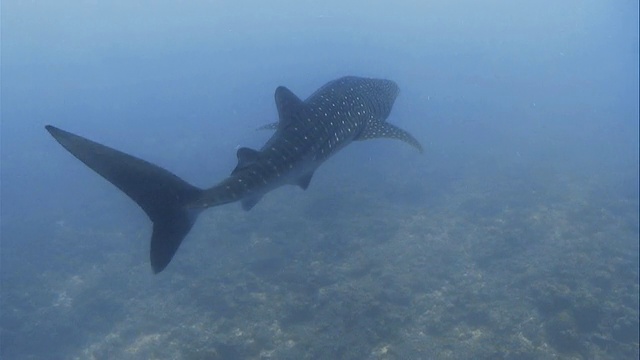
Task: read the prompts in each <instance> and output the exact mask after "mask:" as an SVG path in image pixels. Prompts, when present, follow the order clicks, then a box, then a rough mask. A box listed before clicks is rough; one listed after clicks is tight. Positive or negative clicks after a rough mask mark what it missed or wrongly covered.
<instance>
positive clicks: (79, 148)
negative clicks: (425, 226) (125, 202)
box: [46, 76, 422, 273]
mask: <svg viewBox="0 0 640 360" xmlns="http://www.w3.org/2000/svg"><path fill="white" fill-rule="evenodd" d="M398 92H399V89H398V86H397V85H396V83H395V82H393V81H390V80H382V79H369V78H361V77H355V76H347V77H342V78H339V79H337V80H334V81H331V82H329V83H327V84H326V85H324V86H323V87H321V88H320V89H318V90H317V91H316V92H314V93H313V94H312V95H311V96H309V97H308V98H307V99H306V100H304V101H303V100H301V99H300V98H298V97H297V96H296V95H294V94H293V92H291V91H290V90H289V89H287V88H286V87H283V86H280V87H278V88H277V89H276V91H275V101H276V107H277V109H278V116H279V121H278V122H277V123H274V124H269V125H266V126H264V127H263V128H268V129H273V130H275V133H274V134H273V136H272V137H271V138H270V139H269V140H268V141H267V142H266V144H265V145H264V146H263V147H262V149H260V150H254V149H249V148H245V147H243V148H240V149H238V151H237V157H238V165H237V166H236V168H235V169H234V170H233V171H232V172H231V175H230V176H229V177H227V178H226V179H224V180H222V181H221V182H220V183H218V184H217V185H214V186H213V187H211V188H208V189H199V188H197V187H195V186H192V185H190V184H188V183H187V182H185V181H184V180H182V179H180V178H179V177H178V176H176V175H174V174H173V173H171V172H169V171H168V170H165V169H163V168H161V167H159V166H157V165H154V164H151V163H149V162H147V161H144V160H141V159H138V158H136V157H134V156H132V155H129V154H125V153H123V152H120V151H118V150H115V149H112V148H110V147H107V146H105V145H102V144H99V143H97V142H94V141H91V140H88V139H86V138H84V137H81V136H79V135H75V134H72V133H70V132H67V131H64V130H61V129H59V128H56V127H54V126H51V125H47V126H46V129H47V131H49V133H50V134H51V135H52V136H53V137H54V138H55V139H56V141H58V143H60V145H62V146H63V147H64V148H65V149H67V150H68V151H69V152H70V153H71V154H73V156H75V157H76V158H78V159H79V160H80V161H82V162H83V163H84V164H85V165H87V166H88V167H90V168H91V169H93V170H94V171H95V172H97V173H98V174H100V175H101V176H102V177H104V178H105V179H107V180H108V181H109V182H110V183H112V184H113V185H115V186H116V187H118V188H119V189H120V190H122V191H123V192H124V193H125V194H127V195H128V196H129V197H130V198H131V199H133V201H135V202H136V203H137V204H138V205H139V206H140V207H141V208H142V210H144V212H145V213H146V214H147V215H148V217H149V218H150V219H151V221H152V222H153V232H152V235H151V249H150V257H151V268H152V269H153V272H154V273H159V272H161V271H162V270H164V269H165V268H166V267H167V265H168V264H169V262H170V261H171V259H172V258H173V256H174V254H175V253H176V251H177V250H178V247H179V246H180V243H181V242H182V240H183V239H184V238H185V236H186V235H187V234H188V233H189V231H190V230H191V227H192V226H193V224H194V223H195V221H196V218H197V216H198V215H199V214H200V212H202V211H203V210H204V209H207V208H210V207H213V206H218V205H223V204H227V203H231V202H235V201H240V202H241V204H242V208H243V209H244V210H250V209H251V208H253V207H254V206H255V205H256V204H257V203H258V201H260V199H261V198H262V196H263V195H265V194H266V193H268V192H269V191H271V190H273V189H276V188H278V187H280V186H282V185H285V184H292V185H298V186H300V187H301V188H302V189H307V187H308V186H309V183H310V182H311V178H312V177H313V173H314V171H315V170H316V169H317V168H318V167H319V166H320V165H321V164H322V163H323V162H324V161H325V160H327V159H328V158H329V157H330V156H331V155H333V154H335V153H336V152H338V151H339V150H340V149H342V148H344V147H345V146H347V145H349V144H350V143H351V142H353V141H355V140H367V139H375V138H392V139H399V140H402V141H404V142H406V143H408V144H409V145H411V146H413V147H415V148H416V149H418V150H419V151H420V152H422V146H421V145H420V143H419V142H418V141H417V140H416V139H415V138H414V137H413V136H411V134H409V133H408V132H406V131H404V130H402V129H400V128H398V127H396V126H394V125H392V124H389V123H387V122H386V119H387V117H388V116H389V113H390V112H391V108H392V106H393V103H394V101H395V99H396V97H397V96H398Z"/></svg>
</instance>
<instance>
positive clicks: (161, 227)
mask: <svg viewBox="0 0 640 360" xmlns="http://www.w3.org/2000/svg"><path fill="white" fill-rule="evenodd" d="M46 129H47V131H49V133H50V134H51V135H52V136H53V137H54V138H55V139H56V140H57V141H58V142H59V143H60V145H62V146H63V147H64V148H65V149H67V150H68V151H69V152H70V153H71V154H73V156H75V157H76V158H78V159H79V160H80V161H82V162H83V163H85V164H86V165H87V166H88V167H90V168H91V169H93V170H94V171H95V172H97V173H98V174H100V175H101V176H102V177H104V178H105V179H107V180H108V181H109V182H110V183H112V184H113V185H115V186H117V187H118V188H119V189H120V190H122V191H123V192H124V193H125V194H127V195H128V196H129V197H130V198H131V199H133V201H135V202H136V203H137V204H138V205H139V206H140V207H141V208H142V209H143V210H144V212H145V213H147V215H148V216H149V218H150V219H151V221H152V222H153V234H152V236H151V251H150V255H151V267H152V269H153V272H154V273H159V272H161V271H162V270H164V268H165V267H166V266H167V265H168V264H169V262H170V261H171V258H173V255H174V254H175V253H176V251H177V250H178V247H179V246H180V243H181V242H182V239H184V237H185V236H186V235H187V233H189V230H191V227H192V226H193V224H194V223H195V220H196V218H197V216H198V214H199V212H200V210H199V209H196V208H190V207H188V206H187V205H188V204H189V203H191V202H193V201H194V200H195V199H197V198H198V197H199V196H200V195H201V193H202V190H200V189H198V188H197V187H195V186H192V185H190V184H188V183H187V182H185V181H183V180H182V179H180V178H179V177H177V176H176V175H174V174H172V173H171V172H169V171H167V170H165V169H163V168H161V167H159V166H156V165H154V164H151V163H149V162H147V161H144V160H141V159H138V158H136V157H133V156H131V155H128V154H125V153H123V152H120V151H118V150H114V149H112V148H109V147H107V146H104V145H102V144H99V143H96V142H93V141H91V140H88V139H85V138H83V137H81V136H78V135H75V134H72V133H70V132H67V131H64V130H61V129H58V128H56V127H53V126H51V125H48V126H46Z"/></svg>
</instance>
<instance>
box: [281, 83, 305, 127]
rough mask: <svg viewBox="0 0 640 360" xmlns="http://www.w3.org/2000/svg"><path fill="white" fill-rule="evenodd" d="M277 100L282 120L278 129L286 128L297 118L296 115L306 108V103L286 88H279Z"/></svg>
mask: <svg viewBox="0 0 640 360" xmlns="http://www.w3.org/2000/svg"><path fill="white" fill-rule="evenodd" d="M275 98H276V107H277V108H278V116H279V119H280V121H279V122H278V127H280V128H282V127H286V126H288V125H289V123H290V122H291V121H293V120H294V119H295V118H296V116H295V114H296V113H297V112H298V111H300V109H301V108H302V107H303V106H304V102H303V101H302V100H300V98H299V97H297V96H296V95H295V94H294V93H293V92H292V91H291V90H289V89H287V88H286V87H284V86H278V88H277V89H276V93H275Z"/></svg>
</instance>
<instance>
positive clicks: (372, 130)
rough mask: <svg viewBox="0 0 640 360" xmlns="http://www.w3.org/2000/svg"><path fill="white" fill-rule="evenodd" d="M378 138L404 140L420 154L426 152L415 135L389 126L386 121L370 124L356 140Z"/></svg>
mask: <svg viewBox="0 0 640 360" xmlns="http://www.w3.org/2000/svg"><path fill="white" fill-rule="evenodd" d="M378 138H388V139H398V140H402V141H404V142H406V143H407V144H409V145H411V146H413V147H414V148H416V149H418V151H420V153H422V152H423V151H424V150H423V148H422V145H420V143H419V142H418V140H416V138H414V137H413V135H411V134H409V133H408V132H407V131H405V130H402V129H400V128H399V127H397V126H395V125H392V124H389V123H388V122H384V121H380V122H371V123H369V124H368V125H367V127H366V128H365V129H364V130H363V131H362V133H361V134H360V135H359V136H358V137H357V138H356V139H355V140H368V139H378Z"/></svg>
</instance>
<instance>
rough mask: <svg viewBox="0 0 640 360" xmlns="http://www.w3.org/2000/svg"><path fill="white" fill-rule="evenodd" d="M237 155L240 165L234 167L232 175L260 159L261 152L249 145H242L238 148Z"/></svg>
mask: <svg viewBox="0 0 640 360" xmlns="http://www.w3.org/2000/svg"><path fill="white" fill-rule="evenodd" d="M236 156H237V157H238V165H236V168H235V169H233V171H232V172H231V175H233V174H235V173H237V172H238V171H240V170H242V169H244V168H246V167H247V166H249V165H251V164H253V163H255V162H256V161H258V157H259V156H260V152H258V151H257V150H253V149H250V148H247V147H241V148H240V149H238V152H237V153H236Z"/></svg>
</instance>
